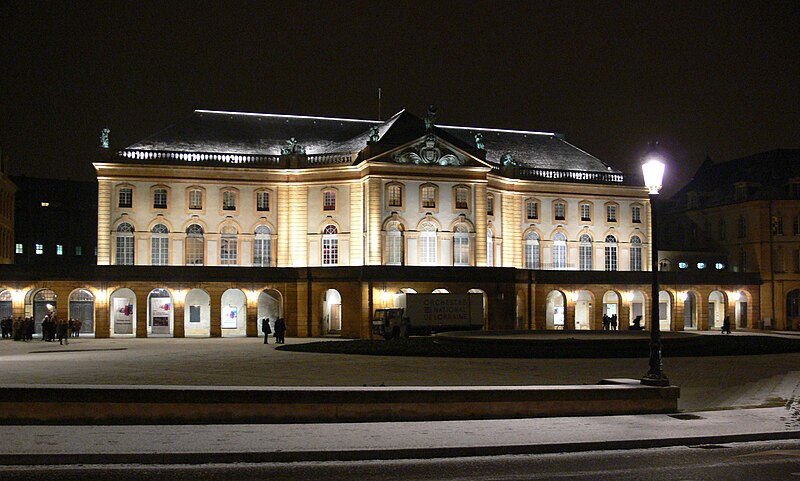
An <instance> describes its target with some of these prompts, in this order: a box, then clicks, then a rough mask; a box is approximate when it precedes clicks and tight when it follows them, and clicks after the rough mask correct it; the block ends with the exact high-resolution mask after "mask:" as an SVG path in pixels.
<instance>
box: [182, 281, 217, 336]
mask: <svg viewBox="0 0 800 481" xmlns="http://www.w3.org/2000/svg"><path fill="white" fill-rule="evenodd" d="M183 305H184V309H183V329H184V333H185V335H186V336H196V337H209V336H211V296H209V295H208V292H206V291H205V290H203V289H192V290H190V291H189V292H187V293H186V297H185V298H184V300H183Z"/></svg>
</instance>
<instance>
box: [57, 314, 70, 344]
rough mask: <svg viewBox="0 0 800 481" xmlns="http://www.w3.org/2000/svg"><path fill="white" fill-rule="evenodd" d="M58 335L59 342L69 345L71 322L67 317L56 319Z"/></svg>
mask: <svg viewBox="0 0 800 481" xmlns="http://www.w3.org/2000/svg"><path fill="white" fill-rule="evenodd" d="M56 326H57V327H56V336H57V337H58V343H59V344H66V345H69V324H68V323H67V321H66V319H59V320H57V321H56Z"/></svg>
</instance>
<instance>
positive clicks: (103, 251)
mask: <svg viewBox="0 0 800 481" xmlns="http://www.w3.org/2000/svg"><path fill="white" fill-rule="evenodd" d="M110 263H111V181H108V180H100V179H98V181H97V265H100V266H107V265H109V264H110Z"/></svg>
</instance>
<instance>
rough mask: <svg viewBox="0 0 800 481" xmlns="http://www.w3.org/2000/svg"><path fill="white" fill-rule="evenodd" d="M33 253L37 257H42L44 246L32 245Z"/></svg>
mask: <svg viewBox="0 0 800 481" xmlns="http://www.w3.org/2000/svg"><path fill="white" fill-rule="evenodd" d="M33 251H34V252H35V253H36V254H37V255H42V254H44V244H34V245H33Z"/></svg>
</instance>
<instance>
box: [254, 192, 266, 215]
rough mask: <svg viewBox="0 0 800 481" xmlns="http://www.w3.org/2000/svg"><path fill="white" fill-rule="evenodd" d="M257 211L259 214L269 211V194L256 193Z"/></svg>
mask: <svg viewBox="0 0 800 481" xmlns="http://www.w3.org/2000/svg"><path fill="white" fill-rule="evenodd" d="M256 210H257V211H259V212H267V211H269V192H266V191H260V192H257V193H256Z"/></svg>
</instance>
